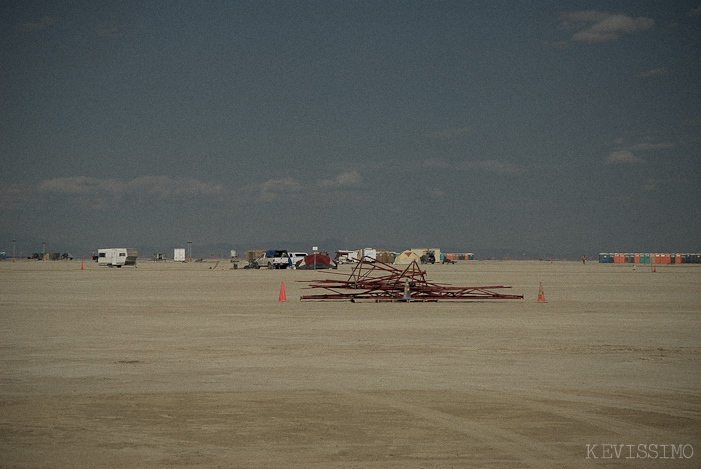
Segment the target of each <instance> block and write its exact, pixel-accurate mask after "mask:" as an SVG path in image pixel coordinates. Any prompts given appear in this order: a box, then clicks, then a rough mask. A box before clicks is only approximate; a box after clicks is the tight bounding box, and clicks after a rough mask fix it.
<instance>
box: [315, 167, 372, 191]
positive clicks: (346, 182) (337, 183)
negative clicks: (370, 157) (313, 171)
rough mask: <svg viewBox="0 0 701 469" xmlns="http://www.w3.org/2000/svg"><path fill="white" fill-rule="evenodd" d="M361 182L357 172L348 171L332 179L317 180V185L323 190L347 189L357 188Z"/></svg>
mask: <svg viewBox="0 0 701 469" xmlns="http://www.w3.org/2000/svg"><path fill="white" fill-rule="evenodd" d="M362 182H363V178H362V176H361V175H360V173H359V172H358V171H348V172H345V173H341V174H339V175H338V176H336V177H335V178H333V179H319V181H317V185H318V186H319V187H324V188H347V187H358V186H360V185H361V184H362Z"/></svg>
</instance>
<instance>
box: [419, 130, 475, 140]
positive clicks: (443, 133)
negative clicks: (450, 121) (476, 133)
mask: <svg viewBox="0 0 701 469" xmlns="http://www.w3.org/2000/svg"><path fill="white" fill-rule="evenodd" d="M470 132H472V129H470V128H469V127H457V128H455V127H453V128H449V129H443V130H438V131H435V132H429V133H428V134H426V135H427V136H428V137H429V138H435V139H440V140H447V139H452V138H458V137H461V136H463V135H465V134H468V133H470Z"/></svg>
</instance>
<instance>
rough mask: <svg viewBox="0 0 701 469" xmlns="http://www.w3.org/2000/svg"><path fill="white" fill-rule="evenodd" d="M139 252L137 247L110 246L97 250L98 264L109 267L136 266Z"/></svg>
mask: <svg viewBox="0 0 701 469" xmlns="http://www.w3.org/2000/svg"><path fill="white" fill-rule="evenodd" d="M138 257H139V254H138V253H137V252H136V249H129V248H110V249H98V250H97V265H106V266H108V267H121V266H123V265H133V266H136V259H137V258H138Z"/></svg>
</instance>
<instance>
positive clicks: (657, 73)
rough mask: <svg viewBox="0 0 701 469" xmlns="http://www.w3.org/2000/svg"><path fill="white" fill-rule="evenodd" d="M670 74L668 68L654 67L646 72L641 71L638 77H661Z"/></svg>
mask: <svg viewBox="0 0 701 469" xmlns="http://www.w3.org/2000/svg"><path fill="white" fill-rule="evenodd" d="M666 75H669V70H668V69H666V68H653V69H652V70H648V71H646V72H642V73H639V74H638V75H637V76H638V78H650V77H661V76H666Z"/></svg>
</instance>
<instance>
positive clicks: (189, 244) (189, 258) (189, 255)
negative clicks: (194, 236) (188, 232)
mask: <svg viewBox="0 0 701 469" xmlns="http://www.w3.org/2000/svg"><path fill="white" fill-rule="evenodd" d="M187 261H188V262H192V241H190V240H189V239H188V241H187Z"/></svg>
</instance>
